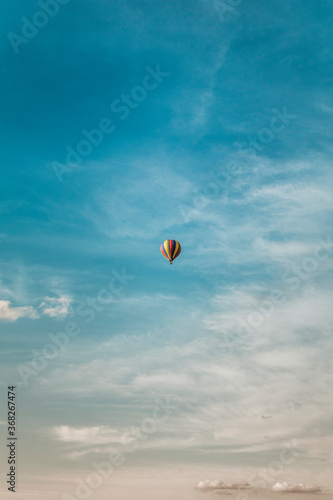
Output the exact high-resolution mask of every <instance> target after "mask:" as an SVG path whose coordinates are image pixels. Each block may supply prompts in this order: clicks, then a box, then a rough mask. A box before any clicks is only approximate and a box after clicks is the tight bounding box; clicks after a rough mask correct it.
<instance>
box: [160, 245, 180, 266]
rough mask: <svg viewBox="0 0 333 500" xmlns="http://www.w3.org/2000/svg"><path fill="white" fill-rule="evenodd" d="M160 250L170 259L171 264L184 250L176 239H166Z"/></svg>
mask: <svg viewBox="0 0 333 500" xmlns="http://www.w3.org/2000/svg"><path fill="white" fill-rule="evenodd" d="M160 250H161V254H162V255H164V257H165V258H166V259H168V261H169V262H170V264H172V261H173V260H175V259H176V258H177V257H178V255H179V254H180V252H181V251H182V247H181V246H180V243H179V242H178V241H176V240H165V242H164V243H162V245H161V247H160Z"/></svg>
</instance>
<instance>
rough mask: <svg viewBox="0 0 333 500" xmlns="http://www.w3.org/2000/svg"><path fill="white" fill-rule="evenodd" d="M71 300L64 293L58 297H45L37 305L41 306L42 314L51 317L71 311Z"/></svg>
mask: <svg viewBox="0 0 333 500" xmlns="http://www.w3.org/2000/svg"><path fill="white" fill-rule="evenodd" d="M71 302H72V300H71V299H70V298H69V297H66V296H65V295H61V296H60V297H45V299H44V301H43V302H42V303H41V305H40V306H39V307H40V308H42V312H43V314H46V315H47V316H50V317H51V318H56V317H64V316H67V314H69V313H70V311H71Z"/></svg>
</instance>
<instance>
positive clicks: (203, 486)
mask: <svg viewBox="0 0 333 500" xmlns="http://www.w3.org/2000/svg"><path fill="white" fill-rule="evenodd" d="M196 488H197V489H198V490H246V489H250V488H251V486H250V485H249V483H247V482H241V483H233V484H226V483H224V482H223V481H219V480H217V479H215V480H213V481H210V480H209V479H206V480H205V481H200V482H199V483H198V484H197V485H196Z"/></svg>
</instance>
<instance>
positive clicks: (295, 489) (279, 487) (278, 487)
mask: <svg viewBox="0 0 333 500" xmlns="http://www.w3.org/2000/svg"><path fill="white" fill-rule="evenodd" d="M272 491H288V492H289V493H316V492H320V491H322V488H321V487H320V486H310V485H308V484H302V483H299V484H296V485H295V486H294V485H292V484H289V483H276V484H275V485H274V486H273V487H272Z"/></svg>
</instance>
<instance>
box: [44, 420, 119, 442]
mask: <svg viewBox="0 0 333 500" xmlns="http://www.w3.org/2000/svg"><path fill="white" fill-rule="evenodd" d="M52 432H53V434H54V435H55V437H56V438H57V439H58V440H59V441H63V442H70V443H77V444H78V445H84V446H87V445H97V444H111V443H121V442H122V436H123V434H121V433H120V432H119V431H118V430H116V429H111V428H110V427H107V426H96V427H79V428H75V427H69V426H67V425H61V426H57V427H54V428H53V430H52Z"/></svg>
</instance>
